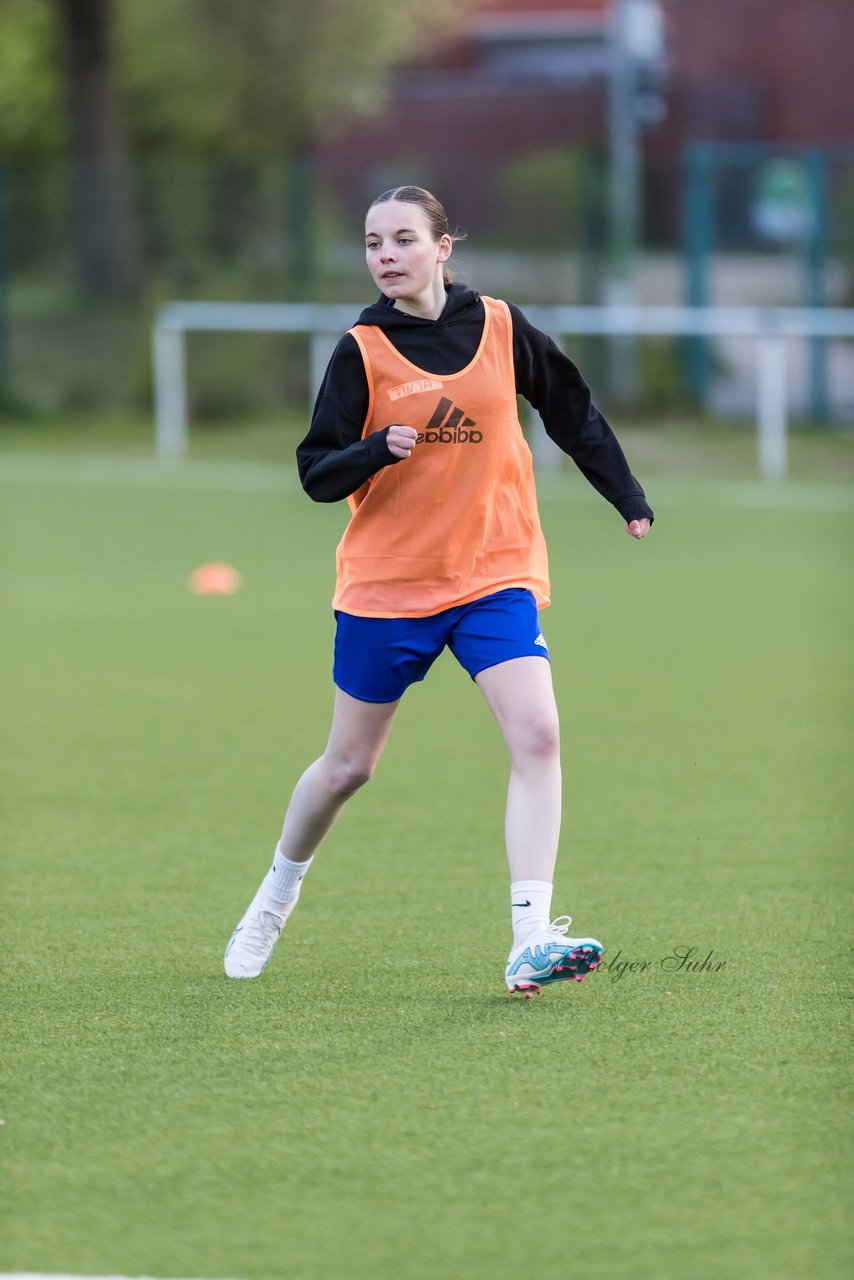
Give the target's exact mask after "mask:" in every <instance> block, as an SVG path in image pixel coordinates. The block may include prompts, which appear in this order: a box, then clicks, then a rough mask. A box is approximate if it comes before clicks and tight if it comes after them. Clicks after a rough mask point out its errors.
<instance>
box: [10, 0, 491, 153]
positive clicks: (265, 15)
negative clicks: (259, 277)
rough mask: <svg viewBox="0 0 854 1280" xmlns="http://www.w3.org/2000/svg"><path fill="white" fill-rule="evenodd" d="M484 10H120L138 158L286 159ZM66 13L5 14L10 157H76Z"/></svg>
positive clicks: (157, 1)
mask: <svg viewBox="0 0 854 1280" xmlns="http://www.w3.org/2000/svg"><path fill="white" fill-rule="evenodd" d="M471 3H472V0H462V2H461V0H431V3H430V5H429V6H428V5H424V4H423V3H421V2H419V0H115V4H114V11H115V26H116V33H115V41H114V49H113V57H114V66H113V83H114V85H115V88H116V92H117V101H118V102H119V104H120V106H121V109H122V111H123V114H124V117H125V122H124V130H125V132H126V134H127V136H128V138H129V140H130V144H131V148H132V150H133V151H140V150H144V149H149V148H152V149H160V150H174V151H176V152H180V151H187V150H194V151H207V152H211V153H217V154H219V155H225V156H229V155H231V156H235V157H249V156H258V155H276V154H283V153H287V152H289V151H291V150H293V149H294V148H295V147H298V146H301V145H303V144H304V143H305V141H306V140H307V139H310V138H316V137H319V136H323V135H324V134H325V133H327V132H329V131H332V130H334V129H335V128H336V127H340V126H342V125H344V124H347V123H349V122H350V121H351V119H352V118H353V116H356V115H361V114H365V113H369V112H371V111H373V110H376V109H377V108H378V107H379V106H380V105H381V103H382V100H383V95H384V91H385V88H386V85H387V81H388V76H389V68H391V67H392V66H394V65H397V64H400V63H402V62H403V63H405V62H409V61H414V60H415V59H416V58H417V57H418V56H420V55H422V54H423V53H424V51H425V49H427V48H428V47H429V45H430V43H431V41H434V40H435V39H436V37H437V36H440V35H441V34H443V33H445V32H447V31H449V30H453V28H454V27H455V26H456V25H458V23H459V22H460V20H461V18H462V17H463V15H464V14H465V12H466V10H467V8H468V7H470V4H471ZM59 8H60V6H59V4H58V2H57V0H0V30H2V40H0V152H3V153H5V154H7V155H8V154H24V153H26V154H29V155H33V154H40V155H48V154H51V153H52V152H53V153H55V152H56V151H57V149H59V147H61V146H62V145H66V146H67V145H69V137H68V122H67V119H66V117H65V107H64V102H65V98H64V94H63V89H62V49H61V35H60V26H59Z"/></svg>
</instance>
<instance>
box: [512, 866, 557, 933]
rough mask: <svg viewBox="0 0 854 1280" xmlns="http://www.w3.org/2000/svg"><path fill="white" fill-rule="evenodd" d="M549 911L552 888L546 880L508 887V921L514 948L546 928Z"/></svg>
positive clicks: (516, 881)
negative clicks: (510, 926) (509, 921)
mask: <svg viewBox="0 0 854 1280" xmlns="http://www.w3.org/2000/svg"><path fill="white" fill-rule="evenodd" d="M551 909H552V886H551V885H550V884H549V883H548V882H547V881H546V880H514V881H513V883H512V884H511V886H510V920H511V922H512V925H513V945H514V947H518V946H519V943H520V942H527V940H528V938H530V937H532V936H533V935H534V934H535V933H542V931H543V929H547V928H548V926H549V921H550V919H551V914H550V913H551Z"/></svg>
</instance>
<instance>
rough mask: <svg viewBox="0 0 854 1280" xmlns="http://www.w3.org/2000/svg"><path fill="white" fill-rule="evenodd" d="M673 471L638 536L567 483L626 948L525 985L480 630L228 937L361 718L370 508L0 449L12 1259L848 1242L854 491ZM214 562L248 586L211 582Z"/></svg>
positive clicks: (570, 837) (195, 1261) (577, 779)
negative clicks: (651, 522)
mask: <svg viewBox="0 0 854 1280" xmlns="http://www.w3.org/2000/svg"><path fill="white" fill-rule="evenodd" d="M642 474H643V476H644V480H645V482H646V483H647V488H648V491H649V493H650V496H651V498H652V500H653V504H654V506H655V508H656V512H657V516H658V520H657V523H656V526H655V529H654V531H653V534H652V536H651V537H650V539H649V540H648V541H647V542H646V543H643V544H640V545H638V544H636V543H634V542H632V541H631V540H630V539H628V538H627V537H626V536H625V535H624V534H623V532H622V529H621V521H620V520H619V518H618V517H617V516H616V515H615V514H614V513H613V512H612V511H611V510H610V509H609V508H608V507H607V506H606V505H605V504H604V503H603V502H601V500H599V499H597V498H596V496H595V495H594V494H592V491H589V490H587V488H586V487H585V486H584V485H583V483H582V482H580V481H578V480H574V479H571V478H569V477H566V478H553V479H549V480H548V482H547V483H545V484H544V485H543V490H542V498H543V501H542V510H543V519H544V525H545V528H546V533H547V537H548V540H549V544H550V548H551V554H552V573H553V595H554V601H555V603H554V605H553V607H552V608H551V610H550V611H549V613H547V614H546V615H545V631H546V635H547V637H548V640H549V644H550V648H551V652H552V658H553V665H554V673H555V682H556V687H557V694H558V702H559V705H560V708H561V713H562V723H563V733H564V757H565V764H566V775H567V781H566V791H567V801H568V804H567V810H568V813H567V821H566V825H565V831H564V839H563V848H562V855H561V860H560V862H559V867H558V879H557V886H556V893H555V908H556V910H557V911H569V912H571V913H572V914H573V916H574V917H575V925H576V926H577V928H578V929H579V930H580V931H582V932H584V933H587V932H591V933H593V934H595V935H597V936H599V937H601V938H602V939H603V941H604V943H605V947H606V957H605V958H606V961H607V962H615V963H613V964H612V967H611V969H610V970H609V969H608V968H605V969H603V970H600V971H599V972H598V973H596V974H593V975H591V977H590V978H589V979H588V980H587V981H586V982H584V983H583V984H580V985H577V984H575V983H571V984H567V985H566V986H565V987H559V988H552V989H551V990H547V991H546V992H545V993H544V994H543V995H542V996H541V997H540V998H539V999H538V1000H534V1001H530V1002H525V1001H521V1000H518V1001H514V1000H512V999H510V998H509V997H508V996H507V994H506V992H505V991H504V987H503V964H504V959H505V956H506V952H507V949H508V947H509V940H510V939H509V928H508V895H507V874H506V868H505V862H504V854H503V848H502V820H503V814H502V808H503V792H504V784H505V762H504V755H503V748H502V746H501V743H500V741H499V738H498V734H497V731H496V730H495V728H494V726H493V724H492V722H491V720H490V718H489V715H488V713H487V711H486V709H485V706H484V705H483V704H482V701H481V699H480V697H479V695H478V693H477V691H476V689H475V688H474V687H473V686H472V685H471V684H470V682H469V681H468V679H467V677H466V676H465V675H464V674H463V673H462V672H461V671H460V670H459V669H458V668H457V667H456V665H455V664H454V662H453V660H452V659H451V658H450V657H448V656H447V655H446V656H445V657H444V658H443V659H442V660H441V661H440V662H439V663H438V664H437V666H436V667H435V668H434V671H433V673H432V674H431V677H430V678H429V679H428V681H427V682H426V683H425V684H424V685H422V686H419V687H417V688H415V689H414V690H413V691H412V692H411V694H409V695H408V696H407V699H406V701H405V702H404V705H403V707H402V709H401V713H400V715H399V718H398V722H397V724H396V726H395V729H394V731H393V733H392V737H391V741H390V744H389V747H388V750H387V753H386V756H385V758H384V760H383V762H382V763H381V766H380V768H379V770H378V773H377V776H376V778H375V779H374V781H373V782H372V783H371V785H370V787H368V788H366V789H365V791H363V792H362V793H360V794H359V796H357V797H356V798H355V799H354V800H353V802H352V804H351V806H350V807H349V808H348V810H347V811H346V813H345V814H344V816H343V818H342V820H341V822H340V824H339V825H338V826H337V828H336V829H335V830H334V832H333V834H332V836H331V837H330V839H329V841H328V843H327V845H326V846H325V847H324V849H323V851H322V853H321V855H320V856H319V857H318V859H317V861H316V864H315V866H314V868H313V869H312V872H311V877H310V880H309V881H307V883H306V889H305V892H304V894H303V897H302V900H301V903H300V906H299V909H298V911H297V912H296V914H295V915H294V917H293V919H292V921H291V922H290V924H289V925H288V929H287V933H286V935H285V937H284V939H283V941H282V943H281V945H280V947H279V948H278V949H277V952H276V954H275V957H274V959H273V962H272V963H271V965H270V968H269V969H268V971H267V972H266V973H265V974H264V976H263V977H262V978H261V979H259V980H258V981H256V982H248V983H229V982H228V981H227V980H226V979H225V978H224V976H223V974H222V965H221V956H222V950H223V947H224V944H225V941H226V940H227V938H228V935H229V933H230V931H231V929H232V927H233V925H234V923H235V922H236V919H237V917H238V916H239V915H240V913H241V912H242V910H243V908H244V906H245V905H246V902H247V901H248V898H249V896H251V893H252V892H253V891H254V888H255V885H256V883H257V881H258V879H259V878H260V876H261V875H262V874H263V872H264V870H265V869H266V866H267V865H268V861H269V857H270V855H271V853H272V849H273V845H274V843H275V840H276V838H277V836H278V832H279V824H280V819H281V814H282V812H283V808H284V805H285V803H286V800H287V797H288V795H289V791H290V787H291V785H292V783H293V782H294V780H295V778H296V776H297V774H298V773H299V772H300V771H301V769H302V768H303V767H304V766H305V764H307V763H308V761H309V760H311V759H312V758H314V756H315V755H316V754H319V752H320V751H321V749H322V747H323V744H324V740H325V734H326V731H327V723H328V715H329V710H330V706H331V696H332V694H331V685H330V679H329V667H330V660H331V640H332V619H331V615H330V612H329V608H328V600H329V596H330V593H331V588H332V564H333V548H334V545H335V542H336V540H337V537H338V534H339V531H340V529H341V527H342V524H343V519H344V512H343V509H336V508H325V507H319V506H314V505H312V504H311V503H310V502H309V501H308V499H306V498H305V497H304V496H303V495H302V494H301V493H300V492H299V490H298V488H297V485H296V482H295V477H294V476H293V474H292V472H291V471H290V470H289V469H285V468H275V467H271V466H260V465H253V466H247V465H243V466H238V465H232V464H226V463H213V462H201V461H199V462H196V463H193V464H189V465H187V466H185V467H178V468H173V469H167V470H166V471H165V472H163V471H160V470H158V468H157V467H156V466H154V465H153V464H149V463H145V462H139V461H137V462H134V461H130V460H121V459H113V460H111V461H109V462H98V463H95V462H86V461H85V459H82V458H77V459H65V460H60V459H56V458H51V457H50V456H49V455H47V454H45V455H44V456H43V457H42V458H41V459H40V460H36V459H34V458H32V457H30V458H23V457H20V456H13V455H12V454H8V453H7V454H6V455H5V457H4V458H3V459H2V461H0V504H2V505H0V512H2V514H0V519H2V555H3V585H2V596H3V600H4V607H3V630H2V645H3V655H2V665H1V666H0V697H2V706H3V716H2V739H3V740H2V747H3V758H4V765H3V792H4V797H3V798H4V810H5V821H4V839H3V881H4V891H5V892H4V901H5V912H4V934H5V938H4V942H3V948H2V956H3V968H4V984H3V985H4V997H3V1004H4V1029H3V1037H2V1057H3V1067H4V1072H3V1074H4V1083H3V1095H2V1097H3V1101H2V1111H0V1115H2V1119H3V1122H4V1123H3V1125H2V1128H0V1144H2V1148H3V1161H2V1170H3V1172H2V1180H3V1184H4V1197H3V1198H4V1201H5V1211H4V1219H5V1220H4V1225H3V1229H2V1240H0V1271H6V1272H15V1271H28V1272H65V1273H73V1274H85V1275H97V1274H104V1275H124V1276H134V1275H145V1276H159V1277H235V1278H237V1280H256V1278H257V1280H273V1278H276V1277H279V1278H283V1280H332V1277H335V1278H336V1280H339V1278H341V1280H505V1278H506V1280H520V1278H521V1277H540V1276H545V1275H549V1276H555V1275H560V1276H568V1277H575V1276H578V1277H587V1278H592V1277H603V1278H607V1280H789V1278H791V1280H795V1277H797V1278H798V1280H801V1278H802V1277H809V1280H829V1278H831V1277H833V1278H834V1280H835V1278H836V1277H840V1278H841V1277H843V1276H847V1275H849V1274H850V1267H851V1254H850V1247H849V1246H850V1234H849V1232H848V1230H847V1227H846V1215H847V1209H848V1205H847V1204H846V1201H845V1198H844V1195H843V1188H844V1185H845V1169H846V1160H845V1157H846V1154H847V1146H848V1142H847V1137H848V1135H847V1132H846V1131H847V1129H848V1121H847V1116H848V1107H847V1103H846V1098H845V1094H844V1085H843V1081H844V1066H845V1021H844V1013H845V1001H844V996H845V993H846V991H847V990H849V989H850V984H849V982H848V974H849V966H850V954H849V953H848V951H847V950H846V946H845V942H846V925H847V922H848V914H849V913H848V911H847V909H846V890H847V889H848V888H849V876H848V866H849V859H850V852H851V850H850V836H851V818H852V788H851V776H852V770H851V754H850V733H849V730H850V724H851V711H852V701H854V698H852V690H854V681H852V669H851V668H852V660H851V655H852V638H851V635H852V621H854V603H852V595H851V570H852V563H854V557H852V541H851V539H852V532H854V496H853V495H852V491H851V489H850V488H847V487H845V486H844V485H832V484H823V483H819V482H817V481H814V482H812V483H802V482H796V483H792V484H790V485H781V486H762V485H759V484H756V483H752V482H748V481H744V482H741V483H735V482H732V483H712V482H700V481H697V480H692V479H690V478H682V479H678V478H672V477H671V478H667V479H663V480H662V481H661V482H660V484H656V482H655V479H654V477H653V476H650V475H649V474H648V473H647V472H642ZM215 559H223V560H227V561H230V562H231V563H233V564H235V565H236V566H237V567H238V568H239V569H240V571H241V573H242V575H243V589H242V591H241V592H240V593H239V594H237V595H235V596H233V597H229V598H199V597H195V596H193V595H191V594H190V592H189V591H188V590H187V586H186V579H187V575H188V574H189V572H190V571H191V570H192V569H193V568H194V567H195V566H196V565H197V564H199V563H201V562H203V561H207V560H215ZM686 947H688V948H690V947H695V948H696V952H695V955H694V958H695V960H698V961H702V960H703V959H704V958H705V957H706V956H707V954H708V953H709V952H712V953H713V956H712V960H711V962H710V964H709V966H708V967H706V968H705V969H702V970H701V971H689V970H687V969H686V968H682V969H680V970H679V971H676V972H674V971H672V966H669V965H668V964H663V963H662V962H663V961H665V960H666V959H667V957H669V956H671V955H673V954H674V949H676V948H686ZM625 961H630V962H632V963H633V964H634V965H635V968H634V971H631V970H628V971H624V970H622V969H621V967H620V966H621V963H622V962H625ZM719 965H723V966H724V967H722V968H719V967H716V966H719Z"/></svg>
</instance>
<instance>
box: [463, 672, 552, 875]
mask: <svg viewBox="0 0 854 1280" xmlns="http://www.w3.org/2000/svg"><path fill="white" fill-rule="evenodd" d="M477 684H478V686H479V687H480V689H481V691H482V693H483V695H484V697H485V698H486V701H487V703H488V704H489V708H490V710H491V711H492V714H493V715H494V716H495V719H496V720H497V721H498V724H499V727H500V729H501V732H502V733H503V735H504V740H505V742H506V743H507V749H508V751H509V752H510V784H509V787H508V789H507V814H506V822H505V837H506V842H507V860H508V862H509V863H510V879H511V880H512V881H516V880H542V881H547V882H549V883H551V881H552V880H553V878H554V868H555V861H556V858H557V846H558V839H559V836H560V820H561V767H560V728H559V724H558V714H557V706H556V704H555V696H554V690H553V688H552V673H551V666H550V665H549V662H548V659H546V658H535V657H528V658H512V659H511V660H510V661H509V662H501V663H498V665H497V666H494V667H487V669H486V670H485V671H481V673H480V675H479V676H478V677H477Z"/></svg>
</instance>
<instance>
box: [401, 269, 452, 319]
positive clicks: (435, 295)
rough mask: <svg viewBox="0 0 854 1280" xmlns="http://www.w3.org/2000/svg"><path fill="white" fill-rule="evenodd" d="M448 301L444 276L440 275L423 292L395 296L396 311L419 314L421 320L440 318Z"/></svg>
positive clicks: (409, 314) (413, 314)
mask: <svg viewBox="0 0 854 1280" xmlns="http://www.w3.org/2000/svg"><path fill="white" fill-rule="evenodd" d="M447 301H448V297H447V294H446V293H445V281H444V278H443V277H442V276H438V277H437V279H436V280H434V281H433V283H432V285H431V286H430V288H429V289H425V290H424V291H423V292H422V293H418V294H415V295H414V296H413V297H411V298H395V300H394V306H395V310H396V311H402V312H403V314H404V315H407V316H417V317H418V318H419V319H420V320H438V319H439V316H440V315H441V314H442V312H443V311H444V310H445V303H446V302H447Z"/></svg>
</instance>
